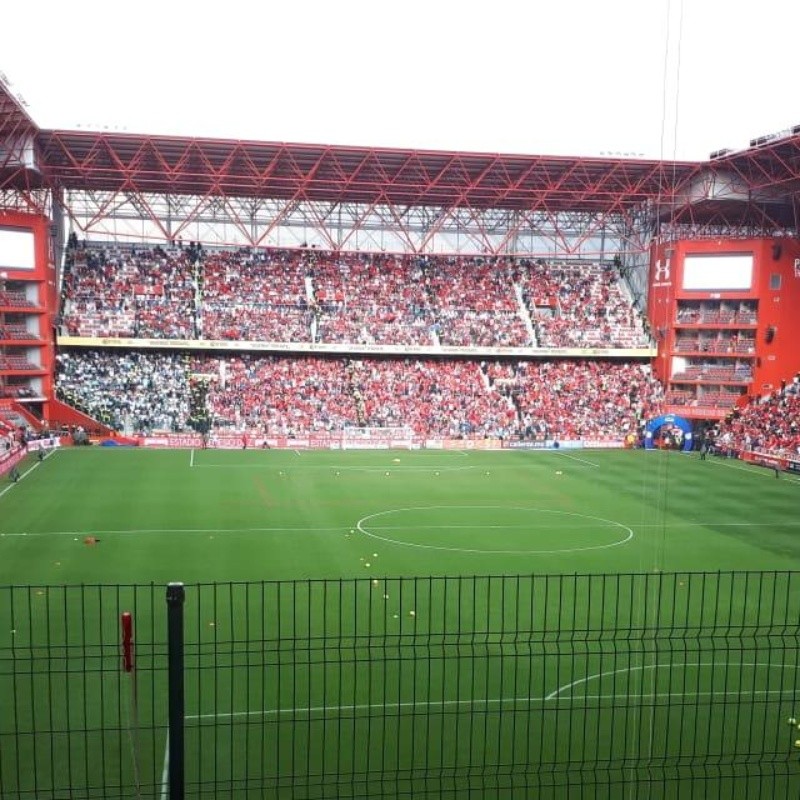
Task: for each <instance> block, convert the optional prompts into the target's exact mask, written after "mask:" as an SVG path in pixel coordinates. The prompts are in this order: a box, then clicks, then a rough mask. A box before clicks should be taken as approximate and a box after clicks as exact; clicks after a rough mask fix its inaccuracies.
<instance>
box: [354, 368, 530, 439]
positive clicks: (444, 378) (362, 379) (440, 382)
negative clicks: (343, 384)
mask: <svg viewBox="0 0 800 800" xmlns="http://www.w3.org/2000/svg"><path fill="white" fill-rule="evenodd" d="M354 382H355V385H356V386H357V391H358V394H357V396H358V397H359V399H361V398H363V404H364V421H365V422H366V423H367V424H368V425H372V426H384V427H393V426H400V425H407V426H409V427H410V428H411V429H412V430H413V431H414V433H415V434H417V435H419V436H434V437H448V438H459V437H475V438H500V439H502V438H508V437H510V436H512V435H514V434H515V433H516V432H517V428H518V424H517V423H518V420H517V413H516V409H515V408H514V406H513V404H512V403H511V402H510V401H509V399H508V398H507V397H504V396H503V395H501V394H500V393H498V392H496V391H494V390H492V388H491V387H489V386H488V385H487V381H486V380H485V377H484V376H483V375H482V374H481V370H480V366H479V364H478V363H477V362H474V361H431V360H427V361H418V360H411V359H404V360H383V361H378V360H372V361H359V362H355V374H354Z"/></svg>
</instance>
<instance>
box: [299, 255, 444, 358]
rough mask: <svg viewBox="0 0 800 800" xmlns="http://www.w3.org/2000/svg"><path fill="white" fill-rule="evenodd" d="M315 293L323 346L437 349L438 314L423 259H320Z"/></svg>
mask: <svg viewBox="0 0 800 800" xmlns="http://www.w3.org/2000/svg"><path fill="white" fill-rule="evenodd" d="M309 277H310V279H311V281H312V284H313V287H314V309H315V314H316V318H317V341H320V342H349V343H357V344H396V345H398V344H399V345H431V344H432V343H433V338H432V333H433V325H434V320H435V318H434V313H433V309H432V307H431V300H430V297H429V293H428V287H427V281H426V276H425V272H424V269H423V266H422V264H421V263H420V262H419V260H418V259H415V258H410V257H401V256H394V255H391V256H387V255H381V254H377V255H367V254H364V255H360V254H352V253H351V254H349V255H339V256H337V257H333V256H332V255H329V254H325V253H317V254H316V257H315V258H314V261H313V264H312V265H311V267H310V275H309Z"/></svg>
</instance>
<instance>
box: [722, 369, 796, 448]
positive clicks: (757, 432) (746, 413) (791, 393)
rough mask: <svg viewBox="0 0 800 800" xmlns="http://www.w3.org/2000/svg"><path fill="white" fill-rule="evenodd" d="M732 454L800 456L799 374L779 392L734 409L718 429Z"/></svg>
mask: <svg viewBox="0 0 800 800" xmlns="http://www.w3.org/2000/svg"><path fill="white" fill-rule="evenodd" d="M719 438H720V440H723V441H726V442H728V443H729V445H730V446H731V447H732V448H733V449H734V450H754V451H762V452H769V453H779V454H783V455H793V456H796V455H800V374H798V375H796V376H795V378H794V380H793V381H792V382H791V383H789V384H788V385H786V386H783V387H782V388H781V390H780V391H777V392H774V393H773V394H771V395H770V396H769V397H766V398H764V399H762V400H761V401H759V402H753V403H751V404H750V405H747V406H745V407H744V408H742V409H737V410H736V411H735V412H734V413H733V414H731V415H730V416H729V417H728V418H727V419H726V420H725V421H724V422H722V423H720V426H719Z"/></svg>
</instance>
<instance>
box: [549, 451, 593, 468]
mask: <svg viewBox="0 0 800 800" xmlns="http://www.w3.org/2000/svg"><path fill="white" fill-rule="evenodd" d="M553 452H554V453H558V454H559V455H560V456H564V458H571V459H572V460H573V461H580V463H581V464H588V465H589V466H590V467H599V466H600V465H599V464H595V463H594V461H587V460H586V459H585V458H578V457H577V456H571V455H570V454H569V453H562V452H561V450H553Z"/></svg>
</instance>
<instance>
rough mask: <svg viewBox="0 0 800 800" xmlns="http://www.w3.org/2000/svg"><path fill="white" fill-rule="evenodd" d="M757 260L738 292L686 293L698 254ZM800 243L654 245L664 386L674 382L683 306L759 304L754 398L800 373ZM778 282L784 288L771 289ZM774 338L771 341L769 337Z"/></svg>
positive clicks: (653, 314) (654, 300) (651, 309)
mask: <svg viewBox="0 0 800 800" xmlns="http://www.w3.org/2000/svg"><path fill="white" fill-rule="evenodd" d="M741 253H752V255H753V282H752V286H751V288H750V289H749V290H745V291H735V292H730V291H728V292H711V291H708V292H706V291H686V290H684V289H682V288H681V287H682V286H683V261H684V258H685V257H686V255H694V254H709V255H710V254H720V255H721V254H741ZM796 259H800V241H797V240H794V239H713V240H702V241H678V242H670V243H667V244H665V243H658V244H654V245H653V247H652V248H651V253H650V285H649V296H648V319H649V320H650V324H651V326H652V330H653V332H654V334H655V336H656V341H657V343H658V356H657V358H656V362H655V364H654V369H655V371H656V374H657V375H658V376H659V378H660V379H661V380H662V381H668V380H669V377H670V354H671V351H672V349H673V345H674V342H675V327H674V326H675V321H676V313H677V312H676V308H677V304H678V301H679V300H710V299H714V300H728V299H730V300H742V299H747V300H756V301H758V328H757V330H756V355H757V358H756V359H755V361H754V371H753V374H754V380H753V383H752V385H751V387H750V393H751V394H756V395H762V394H766V393H768V392H771V391H773V390H775V389H777V388H779V387H780V384H781V381H782V380H789V379H790V378H791V377H792V376H793V375H794V374H795V373H797V372H798V371H800V346H798V345H799V343H800V261H798V266H797V267H795V260H796ZM773 276H779V282H780V288H776V289H773V288H770V286H771V280H772V279H773ZM770 328H774V337H773V338H772V341H771V342H768V341H767V331H768V330H769V329H770Z"/></svg>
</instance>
